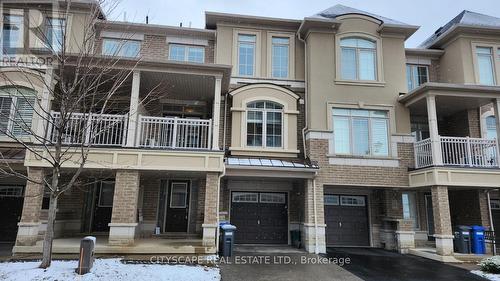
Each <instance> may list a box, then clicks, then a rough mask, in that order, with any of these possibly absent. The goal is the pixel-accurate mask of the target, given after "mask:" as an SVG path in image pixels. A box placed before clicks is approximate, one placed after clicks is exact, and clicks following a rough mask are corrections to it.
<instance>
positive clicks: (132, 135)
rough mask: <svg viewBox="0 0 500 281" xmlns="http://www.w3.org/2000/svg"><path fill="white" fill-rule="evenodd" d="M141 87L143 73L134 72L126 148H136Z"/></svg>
mask: <svg viewBox="0 0 500 281" xmlns="http://www.w3.org/2000/svg"><path fill="white" fill-rule="evenodd" d="M140 86H141V72H140V71H134V74H133V76H132V92H131V93H130V110H129V114H128V130H127V142H126V144H125V146H127V147H134V146H136V143H135V140H136V132H137V130H138V121H139V89H140Z"/></svg>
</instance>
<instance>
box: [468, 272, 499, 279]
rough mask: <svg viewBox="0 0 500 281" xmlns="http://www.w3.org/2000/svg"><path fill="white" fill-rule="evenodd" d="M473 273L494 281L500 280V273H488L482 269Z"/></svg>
mask: <svg viewBox="0 0 500 281" xmlns="http://www.w3.org/2000/svg"><path fill="white" fill-rule="evenodd" d="M471 272H472V273H474V274H476V275H479V276H481V277H483V278H486V279H488V280H493V281H500V274H493V273H486V272H483V271H481V270H473V271H471Z"/></svg>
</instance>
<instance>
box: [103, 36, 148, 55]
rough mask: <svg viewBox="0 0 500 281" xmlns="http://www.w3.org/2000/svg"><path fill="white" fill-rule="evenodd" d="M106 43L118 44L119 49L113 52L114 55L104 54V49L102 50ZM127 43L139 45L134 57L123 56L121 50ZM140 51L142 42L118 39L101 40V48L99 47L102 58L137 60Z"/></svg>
mask: <svg viewBox="0 0 500 281" xmlns="http://www.w3.org/2000/svg"><path fill="white" fill-rule="evenodd" d="M106 41H115V42H118V47H119V49H118V50H116V51H115V53H114V54H106V53H105V51H106V50H105V48H104V44H105V43H106ZM128 42H134V43H138V44H139V50H138V53H137V55H136V56H124V55H123V50H124V46H125V44H127V43H128ZM141 49H142V41H140V40H133V39H118V38H107V37H106V38H102V46H101V54H102V55H104V56H115V57H123V58H138V57H140V56H141Z"/></svg>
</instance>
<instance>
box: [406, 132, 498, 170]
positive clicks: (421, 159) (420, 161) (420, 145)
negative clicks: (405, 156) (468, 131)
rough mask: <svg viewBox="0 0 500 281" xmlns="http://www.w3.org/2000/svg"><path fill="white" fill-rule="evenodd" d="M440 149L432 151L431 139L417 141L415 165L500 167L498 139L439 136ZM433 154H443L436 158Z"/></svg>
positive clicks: (420, 166)
mask: <svg viewBox="0 0 500 281" xmlns="http://www.w3.org/2000/svg"><path fill="white" fill-rule="evenodd" d="M438 142H439V144H438V146H435V147H438V150H441V151H436V153H433V151H432V147H433V146H432V141H431V139H430V138H429V139H425V140H421V141H418V142H416V143H415V145H414V149H415V167H416V168H417V169H420V168H425V167H431V166H454V167H471V168H498V167H499V166H498V165H499V162H498V158H499V154H498V151H499V150H498V144H497V141H496V140H489V139H480V138H469V137H439V140H438ZM433 155H437V156H438V157H437V158H439V155H441V159H435V158H436V157H433Z"/></svg>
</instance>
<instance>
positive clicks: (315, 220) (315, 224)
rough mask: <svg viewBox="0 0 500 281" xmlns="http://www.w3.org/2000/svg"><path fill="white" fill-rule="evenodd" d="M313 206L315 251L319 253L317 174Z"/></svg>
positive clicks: (314, 184) (314, 181)
mask: <svg viewBox="0 0 500 281" xmlns="http://www.w3.org/2000/svg"><path fill="white" fill-rule="evenodd" d="M313 208H314V236H315V237H314V238H315V239H314V246H315V249H314V253H315V254H316V255H317V254H319V245H318V238H319V235H318V210H317V209H316V175H315V177H314V179H313Z"/></svg>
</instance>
